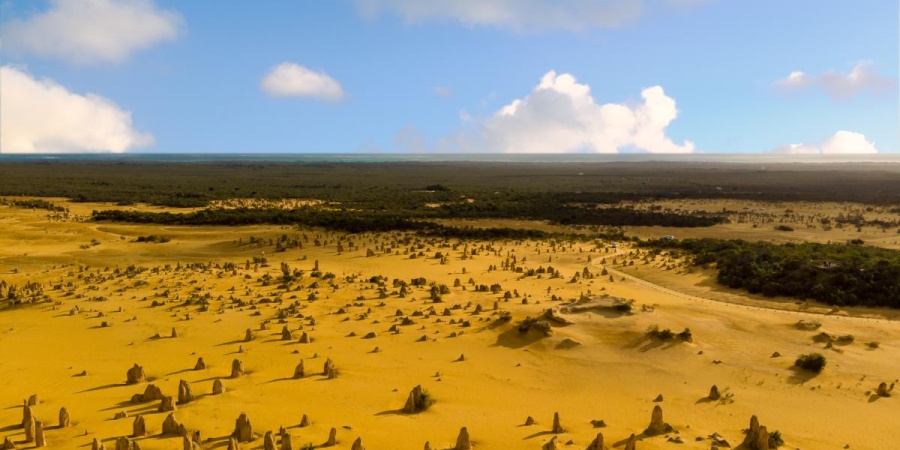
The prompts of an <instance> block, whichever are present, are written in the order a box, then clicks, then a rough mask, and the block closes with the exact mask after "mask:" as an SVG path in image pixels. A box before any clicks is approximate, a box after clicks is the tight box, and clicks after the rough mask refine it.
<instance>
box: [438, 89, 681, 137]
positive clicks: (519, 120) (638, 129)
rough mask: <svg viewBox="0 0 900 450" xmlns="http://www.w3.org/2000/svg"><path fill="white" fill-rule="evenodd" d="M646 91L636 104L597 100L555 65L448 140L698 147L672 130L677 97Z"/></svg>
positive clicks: (589, 90)
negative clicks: (679, 141) (671, 135)
mask: <svg viewBox="0 0 900 450" xmlns="http://www.w3.org/2000/svg"><path fill="white" fill-rule="evenodd" d="M641 97H642V98H643V102H641V103H637V104H635V105H628V104H624V103H604V104H601V103H597V102H596V101H595V100H594V98H593V97H592V96H591V88H590V86H588V85H586V84H581V83H579V82H578V81H577V80H576V79H575V77H573V76H572V75H570V74H567V73H563V74H557V73H556V72H554V71H550V72H547V73H546V74H545V75H544V76H543V77H542V78H541V81H540V83H539V84H538V85H537V86H535V87H534V89H532V91H531V93H530V94H529V95H527V96H525V97H524V98H521V99H516V100H513V101H512V102H511V103H509V104H508V105H506V106H504V107H502V108H500V110H498V111H497V112H496V113H494V114H493V115H492V116H491V117H488V118H486V119H483V120H481V121H478V122H476V126H475V127H474V129H471V130H466V131H463V132H461V133H460V135H458V136H456V137H454V138H451V139H449V140H447V141H445V144H449V146H450V147H457V148H458V149H459V150H462V151H471V152H475V151H487V152H508V153H559V152H593V153H617V152H622V151H639V152H650V153H690V152H693V151H694V144H693V143H692V142H690V141H685V142H684V143H682V144H677V143H675V142H672V140H671V139H670V138H669V137H668V136H666V127H668V125H669V124H670V123H671V122H672V121H673V120H675V118H676V117H678V109H677V108H676V106H675V100H674V99H672V98H671V97H668V96H667V95H666V94H665V92H664V91H663V89H662V88H661V87H659V86H653V87H649V88H646V89H644V90H643V91H642V92H641Z"/></svg>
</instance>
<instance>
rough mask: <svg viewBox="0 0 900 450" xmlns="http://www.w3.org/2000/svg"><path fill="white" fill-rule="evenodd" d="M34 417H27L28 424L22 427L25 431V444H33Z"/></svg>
mask: <svg viewBox="0 0 900 450" xmlns="http://www.w3.org/2000/svg"><path fill="white" fill-rule="evenodd" d="M34 427H35V420H34V416H28V422H27V423H26V424H25V425H24V426H23V428H24V429H25V442H34Z"/></svg>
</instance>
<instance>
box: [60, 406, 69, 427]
mask: <svg viewBox="0 0 900 450" xmlns="http://www.w3.org/2000/svg"><path fill="white" fill-rule="evenodd" d="M71 425H72V419H71V418H70V417H69V410H68V409H66V408H65V407H62V408H59V427H60V428H69V427H70V426H71Z"/></svg>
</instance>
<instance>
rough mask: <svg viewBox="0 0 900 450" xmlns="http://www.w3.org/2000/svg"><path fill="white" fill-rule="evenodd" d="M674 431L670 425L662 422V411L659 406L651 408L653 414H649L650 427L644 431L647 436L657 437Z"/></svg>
mask: <svg viewBox="0 0 900 450" xmlns="http://www.w3.org/2000/svg"><path fill="white" fill-rule="evenodd" d="M673 431H675V430H674V428H672V426H671V425H669V424H667V423H665V422H663V411H662V408H661V407H660V406H659V405H656V406H654V407H653V413H651V414H650V425H649V426H647V429H646V430H644V434H646V435H647V436H658V435H660V434H666V433H671V432H673Z"/></svg>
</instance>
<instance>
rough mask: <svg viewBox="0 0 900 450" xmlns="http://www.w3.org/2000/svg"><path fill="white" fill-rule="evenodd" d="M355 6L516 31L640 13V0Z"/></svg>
mask: <svg viewBox="0 0 900 450" xmlns="http://www.w3.org/2000/svg"><path fill="white" fill-rule="evenodd" d="M670 1H676V0H670ZM356 4H357V6H358V8H359V10H360V12H361V13H362V14H363V15H364V16H367V17H375V16H377V15H379V14H381V13H382V12H384V11H387V12H391V13H394V14H397V15H398V16H400V17H401V18H402V19H403V20H404V21H406V22H408V23H422V22H426V21H432V20H438V21H440V20H449V21H453V22H459V23H462V24H463V25H466V26H486V27H497V28H508V29H513V30H518V31H525V30H548V29H564V30H575V31H577V30H583V29H587V28H594V27H614V26H617V25H621V24H623V23H625V22H628V21H630V20H632V19H634V18H636V17H638V16H639V15H640V14H641V12H642V6H641V5H642V1H641V0H427V1H423V0H356Z"/></svg>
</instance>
